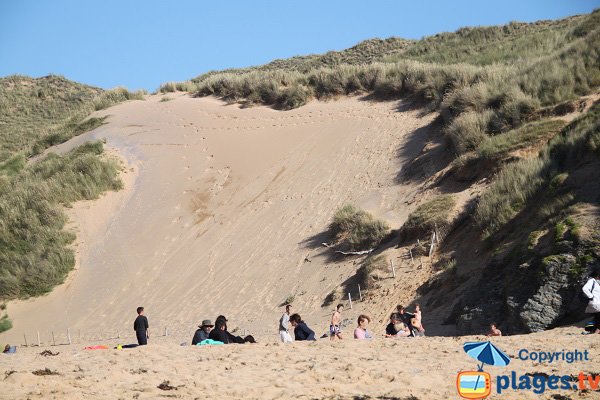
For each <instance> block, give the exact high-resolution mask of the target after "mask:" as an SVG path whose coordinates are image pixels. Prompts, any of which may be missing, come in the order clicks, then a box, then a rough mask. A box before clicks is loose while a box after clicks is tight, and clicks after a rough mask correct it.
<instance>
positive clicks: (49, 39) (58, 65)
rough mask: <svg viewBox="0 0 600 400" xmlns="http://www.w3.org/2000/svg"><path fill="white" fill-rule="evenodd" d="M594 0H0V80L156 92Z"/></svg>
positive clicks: (577, 10)
mask: <svg viewBox="0 0 600 400" xmlns="http://www.w3.org/2000/svg"><path fill="white" fill-rule="evenodd" d="M598 7H600V0H563V1H558V0H531V1H527V0H502V1H486V0H473V1H466V0H439V1H432V0H430V1H426V0H421V1H418V0H395V1H394V0H388V1H376V0H370V1H369V0H363V1H354V0H345V1H337V0H318V1H313V0H297V1H292V0H278V1H277V0H273V1H263V0H244V1H242V0H240V1H236V0H230V1H201V0H197V1H191V0H171V1H167V0H163V1H158V0H54V1H50V0H48V1H45V0H37V1H36V0H0V76H6V75H11V74H17V73H18V74H23V75H30V76H34V77H38V76H43V75H47V74H49V73H54V74H60V75H64V76H66V77H67V78H69V79H73V80H75V81H79V82H83V83H87V84H91V85H95V86H100V87H103V88H111V87H115V86H119V85H123V86H127V87H128V88H129V89H141V88H145V89H148V90H150V91H153V90H155V89H156V88H157V87H158V86H159V85H160V84H161V83H163V82H166V81H179V80H186V79H189V78H192V77H195V76H197V75H199V74H201V73H203V72H207V71H210V70H215V69H224V68H232V67H244V66H250V65H257V64H264V63H266V62H269V61H271V60H273V59H275V58H286V57H290V56H294V55H302V54H311V53H324V52H326V51H329V50H341V49H344V48H348V47H351V46H353V45H355V44H356V43H358V42H360V41H361V40H365V39H370V38H374V37H379V38H387V37H390V36H399V37H403V38H411V39H417V38H421V37H423V36H426V35H431V34H435V33H438V32H444V31H454V30H456V29H458V28H460V27H463V26H474V25H496V24H503V23H507V22H510V21H523V22H531V21H536V20H539V19H556V18H561V17H566V16H569V15H575V14H582V13H588V12H590V11H592V10H593V9H594V8H598Z"/></svg>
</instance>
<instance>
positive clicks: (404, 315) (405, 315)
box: [397, 305, 415, 336]
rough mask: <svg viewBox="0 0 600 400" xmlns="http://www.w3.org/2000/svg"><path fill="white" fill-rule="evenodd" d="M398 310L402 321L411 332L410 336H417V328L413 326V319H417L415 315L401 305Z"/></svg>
mask: <svg viewBox="0 0 600 400" xmlns="http://www.w3.org/2000/svg"><path fill="white" fill-rule="evenodd" d="M397 309H398V314H399V316H400V321H401V322H403V323H404V325H406V327H407V328H408V331H409V332H410V336H415V334H414V331H415V327H414V326H413V325H412V319H413V318H414V317H415V314H413V313H409V312H407V311H406V309H405V308H404V306H401V305H399V306H398V307H397Z"/></svg>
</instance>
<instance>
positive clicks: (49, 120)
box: [0, 75, 144, 331]
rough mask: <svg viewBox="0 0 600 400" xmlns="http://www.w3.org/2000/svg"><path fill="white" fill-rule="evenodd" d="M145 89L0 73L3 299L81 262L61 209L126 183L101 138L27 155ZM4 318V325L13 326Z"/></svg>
mask: <svg viewBox="0 0 600 400" xmlns="http://www.w3.org/2000/svg"><path fill="white" fill-rule="evenodd" d="M143 94H144V93H143V92H136V93H130V92H128V91H127V90H126V89H123V88H117V89H114V90H109V91H104V90H102V89H99V88H94V87H91V86H87V85H82V84H78V83H75V82H71V81H69V80H67V79H65V78H63V77H60V76H55V75H50V76H46V77H43V78H39V79H32V78H29V77H25V76H18V75H15V76H9V77H6V78H0V300H3V301H4V300H10V299H16V298H27V297H30V296H36V295H40V294H43V293H46V292H48V291H50V290H51V289H52V288H53V287H54V286H55V285H57V284H59V283H61V282H63V280H64V279H65V277H66V275H67V273H68V272H69V271H70V270H71V269H72V268H73V266H74V265H75V257H74V253H73V250H72V249H71V248H69V245H70V244H71V243H72V242H73V240H74V239H75V236H74V234H73V233H70V232H67V231H65V230H64V225H65V223H66V221H67V217H66V215H65V213H64V212H63V207H64V206H68V205H69V204H70V203H72V202H75V201H78V200H84V199H95V198H97V197H98V196H99V195H100V194H101V193H102V192H104V191H106V190H117V189H119V188H120V187H121V182H120V180H119V179H118V172H119V169H120V166H119V165H118V163H117V162H116V161H114V160H111V159H107V158H106V157H103V156H102V153H103V144H102V143H101V142H93V143H86V144H84V145H82V146H80V147H78V148H76V149H73V150H71V151H70V152H69V153H67V154H65V155H63V156H59V155H56V154H54V153H49V154H48V155H46V156H45V157H43V158H40V159H35V158H33V159H29V160H28V158H30V157H31V156H33V155H36V154H40V153H42V152H43V151H44V150H46V149H48V148H50V147H52V146H54V145H57V144H60V143H63V142H65V141H67V140H69V139H71V138H72V137H74V136H77V135H80V134H82V133H84V132H87V131H89V130H92V129H95V128H97V127H99V126H100V125H102V124H103V123H104V121H105V119H106V117H102V118H98V117H91V118H90V117H89V115H90V114H91V113H92V112H93V111H95V110H100V109H104V108H107V107H110V106H111V105H114V104H117V103H119V102H122V101H125V100H130V99H143ZM11 326H12V324H11V321H10V319H9V318H8V316H7V315H4V316H3V317H2V319H0V331H2V330H6V329H10V327H11Z"/></svg>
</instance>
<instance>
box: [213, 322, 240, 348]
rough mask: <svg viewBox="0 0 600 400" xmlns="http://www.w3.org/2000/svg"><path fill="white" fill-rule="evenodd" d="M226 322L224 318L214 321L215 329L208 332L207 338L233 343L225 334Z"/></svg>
mask: <svg viewBox="0 0 600 400" xmlns="http://www.w3.org/2000/svg"><path fill="white" fill-rule="evenodd" d="M227 333H228V332H227V324H226V320H223V319H219V318H217V320H216V321H215V329H213V330H212V331H210V333H209V334H208V338H209V339H212V340H216V341H218V342H223V343H225V344H229V343H235V342H230V341H229V336H228V335H227Z"/></svg>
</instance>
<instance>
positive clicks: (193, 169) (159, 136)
mask: <svg viewBox="0 0 600 400" xmlns="http://www.w3.org/2000/svg"><path fill="white" fill-rule="evenodd" d="M160 99H161V97H160V96H150V97H149V98H148V99H147V100H146V101H134V102H128V103H125V104H121V105H119V106H116V107H113V108H111V109H109V110H106V111H104V112H103V113H104V114H108V115H110V117H109V119H108V122H109V123H108V124H106V125H104V126H102V127H101V128H99V129H97V130H95V131H93V132H90V133H88V134H85V135H83V136H81V137H78V138H75V139H73V140H72V141H70V142H67V143H65V144H63V145H61V146H59V147H58V148H57V149H56V150H55V151H57V152H62V151H66V150H68V149H69V148H72V147H74V146H75V145H78V144H80V143H82V142H83V141H86V140H91V139H100V138H105V139H106V143H107V147H108V148H109V149H111V151H113V152H116V153H118V154H119V155H120V156H121V157H122V158H123V159H124V160H125V165H126V167H125V170H124V174H123V178H124V181H125V189H124V190H123V191H121V192H118V193H109V194H108V195H106V196H104V197H103V198H102V199H100V200H97V201H94V202H87V203H84V204H76V205H75V207H74V208H73V209H72V210H71V211H70V213H71V216H72V218H73V220H74V228H75V230H76V231H77V234H78V242H79V243H78V245H77V250H78V261H79V262H78V268H77V270H76V271H74V272H73V273H72V275H71V276H70V277H69V279H68V281H67V282H66V283H65V284H63V285H61V286H60V287H58V288H57V289H55V290H54V291H53V292H52V293H50V294H49V295H47V296H44V297H41V298H37V299H32V300H28V301H21V302H15V303H11V304H10V305H9V310H8V311H9V314H10V316H11V318H12V319H13V322H14V328H13V329H12V330H11V331H9V332H7V333H5V336H7V337H14V338H15V339H16V338H19V340H20V339H21V338H22V337H23V333H26V334H27V335H28V336H30V337H34V335H35V332H36V331H41V332H42V335H46V334H47V332H49V331H50V330H54V331H56V332H65V331H66V328H67V327H68V328H71V332H74V331H75V330H77V331H81V332H82V333H81V335H88V336H93V335H95V334H98V333H101V332H105V333H107V332H114V331H117V330H120V331H121V332H123V331H126V332H129V331H130V330H131V327H130V325H131V322H132V320H133V318H134V317H135V308H136V307H137V306H139V305H143V306H144V307H145V308H146V313H147V315H148V316H149V319H150V324H151V326H153V327H154V329H161V330H162V327H169V329H173V330H176V329H180V328H181V329H190V327H193V326H194V325H196V324H197V323H198V322H199V321H200V320H201V319H205V318H210V319H214V318H215V316H216V315H218V314H225V315H227V317H228V318H229V320H230V325H232V324H233V326H238V327H240V328H241V329H242V328H247V329H248V330H249V331H250V332H253V333H255V334H257V335H259V336H260V334H262V333H267V332H271V333H275V332H276V327H277V316H278V314H279V313H280V308H279V305H280V304H281V303H282V302H283V301H284V300H285V299H286V298H287V297H288V296H290V295H294V306H295V311H297V312H300V314H301V315H302V316H303V317H304V318H305V319H306V320H308V321H309V322H312V323H313V324H322V323H323V324H324V323H325V322H324V321H325V319H326V317H325V315H326V314H327V312H328V310H323V309H322V308H321V304H322V303H323V299H324V298H325V297H326V295H327V294H328V293H329V292H330V291H331V290H332V288H334V287H335V286H337V285H339V284H340V283H341V282H342V281H343V280H344V279H346V278H347V277H348V276H351V275H352V274H354V272H355V270H356V267H357V266H353V265H352V264H351V263H335V262H328V261H327V257H326V254H325V252H326V251H329V250H327V249H325V248H323V247H321V246H320V243H321V242H322V241H325V240H327V237H326V236H325V235H323V233H324V232H325V231H326V229H327V225H328V223H329V221H330V219H331V217H332V215H333V213H334V212H335V209H336V208H337V207H340V206H342V205H343V204H345V203H353V204H355V205H358V206H360V207H362V208H364V209H366V210H368V211H370V212H372V213H373V214H374V215H375V216H377V217H379V218H383V219H385V220H387V221H388V222H389V223H390V225H391V226H392V227H393V228H398V227H399V226H400V224H401V223H402V222H403V220H404V219H405V217H406V214H407V210H405V205H404V201H405V200H406V199H407V198H409V197H411V196H413V195H414V193H415V191H416V187H415V186H411V185H403V184H399V183H397V178H396V177H397V175H398V172H399V171H400V169H401V166H402V163H403V162H405V161H406V160H408V159H410V158H412V157H414V156H415V155H417V154H418V153H419V152H420V151H421V149H422V146H423V140H424V139H425V137H426V136H427V134H428V128H427V127H428V126H429V124H430V123H431V122H432V120H433V118H434V116H433V115H428V116H425V117H420V116H419V113H418V111H406V112H399V111H398V109H397V108H398V104H397V103H391V102H390V103H371V102H365V101H361V100H358V99H347V98H346V99H342V100H339V101H332V102H327V103H322V102H313V103H311V104H309V105H307V106H305V107H302V108H300V109H297V110H292V111H287V112H280V111H274V110H271V109H268V108H264V107H257V108H250V109H240V108H239V107H238V106H231V105H226V104H225V103H222V102H220V101H218V100H215V99H212V98H205V99H193V98H190V97H188V96H177V97H174V98H173V100H171V101H162V102H161V101H160ZM420 128H423V129H420ZM307 258H308V260H310V262H308V260H307ZM57 335H58V333H57Z"/></svg>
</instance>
